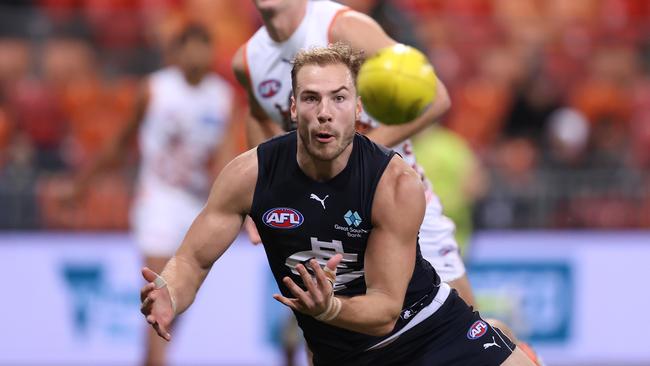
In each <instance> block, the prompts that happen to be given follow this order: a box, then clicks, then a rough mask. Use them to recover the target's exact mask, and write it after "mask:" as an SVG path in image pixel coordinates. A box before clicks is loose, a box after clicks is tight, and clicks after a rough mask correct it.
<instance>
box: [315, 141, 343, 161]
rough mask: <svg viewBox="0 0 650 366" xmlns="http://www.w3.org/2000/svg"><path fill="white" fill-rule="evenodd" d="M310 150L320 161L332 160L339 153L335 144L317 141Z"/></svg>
mask: <svg viewBox="0 0 650 366" xmlns="http://www.w3.org/2000/svg"><path fill="white" fill-rule="evenodd" d="M310 150H311V151H310V152H311V155H312V156H313V157H314V158H316V159H317V160H320V161H331V160H334V159H335V158H336V157H337V156H338V155H339V154H338V149H337V148H336V147H335V146H333V144H320V143H316V144H314V145H312V148H311V149H310Z"/></svg>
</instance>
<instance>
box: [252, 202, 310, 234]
mask: <svg viewBox="0 0 650 366" xmlns="http://www.w3.org/2000/svg"><path fill="white" fill-rule="evenodd" d="M262 221H263V222H264V224H266V226H269V227H272V228H276V229H293V228H296V227H298V226H300V225H302V223H303V221H305V219H304V217H303V216H302V214H301V213H300V212H299V211H298V210H294V209H293V208H288V207H276V208H272V209H270V210H268V211H266V212H265V213H264V215H263V216H262Z"/></svg>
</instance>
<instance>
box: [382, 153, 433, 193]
mask: <svg viewBox="0 0 650 366" xmlns="http://www.w3.org/2000/svg"><path fill="white" fill-rule="evenodd" d="M379 186H380V187H381V186H383V188H384V189H386V190H387V191H389V192H390V196H392V197H393V198H394V199H395V200H396V201H405V200H404V199H405V198H410V197H412V195H422V197H424V185H423V184H422V178H421V177H420V175H419V174H418V173H417V172H416V171H415V170H414V169H413V168H412V167H411V166H410V165H409V164H407V163H406V162H405V161H404V159H402V158H401V157H400V156H399V155H397V154H395V155H394V156H393V157H392V159H391V160H390V162H388V165H387V166H386V169H385V170H384V174H383V175H382V177H381V180H380V181H379ZM380 187H378V189H379V188H380Z"/></svg>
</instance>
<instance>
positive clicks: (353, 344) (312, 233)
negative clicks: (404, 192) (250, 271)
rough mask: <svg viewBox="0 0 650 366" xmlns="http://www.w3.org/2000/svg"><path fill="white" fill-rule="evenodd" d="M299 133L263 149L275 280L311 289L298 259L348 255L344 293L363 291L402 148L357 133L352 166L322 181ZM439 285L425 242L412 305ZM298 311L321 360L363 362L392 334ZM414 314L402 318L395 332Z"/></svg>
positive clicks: (266, 230) (259, 194)
mask: <svg viewBox="0 0 650 366" xmlns="http://www.w3.org/2000/svg"><path fill="white" fill-rule="evenodd" d="M297 138H298V137H297V135H296V132H295V131H294V132H290V133H287V134H285V135H282V136H279V137H276V138H274V139H271V140H269V141H267V142H265V143H263V144H261V145H259V146H258V148H257V158H258V164H259V169H258V178H257V185H256V187H255V194H254V197H253V204H252V207H251V212H250V216H251V217H252V218H253V220H254V221H255V224H256V226H257V228H258V230H259V234H260V236H261V238H262V242H263V243H264V249H265V251H266V255H267V258H268V261H269V265H270V266H271V270H272V272H273V275H274V277H275V280H276V282H277V284H278V287H279V288H280V291H281V293H282V294H283V295H284V296H287V297H293V295H292V294H291V292H290V291H289V290H288V289H287V288H286V286H284V284H283V283H282V278H284V277H285V276H289V277H291V278H292V279H293V280H294V282H296V283H297V284H298V285H300V286H301V287H303V289H305V287H304V286H303V284H302V281H301V279H300V276H299V275H298V272H297V271H296V270H295V266H296V264H298V263H303V264H305V263H307V261H308V260H310V259H311V258H315V259H316V260H318V262H319V263H320V264H321V266H323V265H325V263H326V262H327V260H328V259H329V258H331V257H332V256H333V255H334V254H336V253H341V254H342V255H343V260H342V261H341V263H340V264H339V266H338V269H337V279H336V284H335V291H336V294H337V295H342V296H357V295H363V294H365V292H366V285H365V278H364V267H363V266H364V255H365V250H366V244H367V240H368V235H369V234H370V231H371V230H372V223H371V214H372V203H373V198H374V194H375V190H376V188H377V184H378V183H379V179H380V178H381V176H382V174H383V172H384V170H385V169H386V166H387V165H388V163H389V161H390V160H391V159H392V158H393V156H394V155H395V153H394V152H393V151H391V150H388V149H386V148H384V147H382V146H379V145H377V144H375V143H373V142H371V141H370V140H369V139H368V138H367V137H365V136H362V135H359V134H355V136H354V140H353V147H352V153H351V155H350V159H349V161H348V163H347V165H346V167H345V168H344V169H343V170H342V171H341V172H340V173H339V174H338V175H337V176H335V177H334V178H332V179H330V180H328V181H326V182H318V181H315V180H313V179H311V178H309V177H308V176H307V175H305V174H304V172H303V171H302V170H301V169H300V167H299V166H298V163H297V161H296V150H297ZM307 268H309V267H307ZM438 283H439V278H438V276H437V274H436V273H435V271H434V270H433V268H432V267H431V265H430V264H429V263H428V262H427V261H425V260H424V259H423V258H422V255H421V254H420V247H419V245H418V246H417V251H416V261H415V269H414V272H413V276H412V278H411V281H410V283H409V286H408V289H407V293H406V298H405V301H404V309H407V308H411V307H412V306H414V304H419V305H422V303H423V302H427V303H428V302H430V301H431V299H432V298H433V296H435V293H436V291H437V287H436V284H438ZM423 299H429V300H428V301H426V300H423ZM295 315H296V318H297V319H298V324H299V325H300V327H301V328H302V330H303V333H304V336H305V339H306V340H307V343H308V344H309V347H310V348H311V350H312V351H313V352H314V363H315V364H316V365H331V364H336V365H341V364H355V363H356V364H359V363H360V360H361V359H363V358H364V357H365V356H366V355H364V351H365V350H366V349H367V348H368V347H370V346H372V345H374V344H376V343H377V342H378V341H380V340H382V339H384V338H385V337H372V336H369V335H365V334H360V333H356V332H352V331H348V330H345V329H342V328H339V327H334V326H331V325H328V324H325V323H323V322H320V321H318V320H316V319H314V318H313V317H311V316H307V315H304V314H301V313H298V312H295ZM409 319H410V317H409V316H402V317H401V318H400V320H399V321H398V323H397V325H396V327H395V329H394V330H393V332H396V331H397V330H399V329H401V328H402V327H403V326H404V325H405V324H406V323H408V320H409ZM391 334H392V333H391Z"/></svg>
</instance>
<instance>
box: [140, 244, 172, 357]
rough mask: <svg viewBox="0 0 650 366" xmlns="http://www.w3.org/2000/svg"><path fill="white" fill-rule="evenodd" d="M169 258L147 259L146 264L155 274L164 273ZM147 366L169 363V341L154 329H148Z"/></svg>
mask: <svg viewBox="0 0 650 366" xmlns="http://www.w3.org/2000/svg"><path fill="white" fill-rule="evenodd" d="M167 261H169V258H167V257H149V256H147V257H145V264H146V266H147V267H149V268H151V269H152V270H153V271H154V272H156V273H160V272H162V270H163V268H164V267H165V264H167ZM146 342H147V345H146V347H147V348H146V354H145V359H144V365H145V366H163V365H165V364H166V362H167V341H166V340H164V339H162V338H160V336H158V334H156V331H155V330H154V329H153V327H150V326H149V327H147V339H146Z"/></svg>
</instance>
